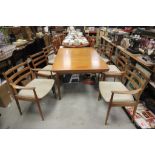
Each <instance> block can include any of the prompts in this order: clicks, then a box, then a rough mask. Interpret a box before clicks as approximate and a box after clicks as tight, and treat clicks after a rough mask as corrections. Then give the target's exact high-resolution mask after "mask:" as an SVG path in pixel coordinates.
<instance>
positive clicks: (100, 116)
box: [0, 83, 135, 129]
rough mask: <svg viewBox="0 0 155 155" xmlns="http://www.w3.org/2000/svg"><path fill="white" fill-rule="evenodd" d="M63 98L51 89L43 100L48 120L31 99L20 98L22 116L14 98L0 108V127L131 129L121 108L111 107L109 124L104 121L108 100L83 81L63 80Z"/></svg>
mask: <svg viewBox="0 0 155 155" xmlns="http://www.w3.org/2000/svg"><path fill="white" fill-rule="evenodd" d="M61 93H62V99H61V100H56V99H55V98H54V96H53V93H52V92H50V93H49V94H48V96H46V97H45V98H44V99H43V100H42V101H41V107H42V110H43V113H44V117H45V121H41V118H40V115H39V114H38V111H37V108H36V106H35V105H34V104H32V103H30V102H25V101H20V103H21V108H22V111H23V115H22V116H20V115H19V112H18V110H17V107H16V104H15V102H14V101H13V102H12V103H11V104H10V105H9V106H8V107H7V108H0V113H1V114H2V116H1V117H0V128H3V129H5V128H8V129H9V128H13V129H28V128H29V129H42V128H47V129H52V128H55V129H102V128H109V129H118V128H121V129H132V128H135V126H134V125H133V124H132V122H131V121H130V119H129V118H128V116H127V115H126V113H125V112H124V110H123V109H122V108H119V107H117V108H112V110H111V113H110V116H109V121H108V125H107V126H105V125H104V121H105V116H106V112H107V104H106V103H104V101H103V100H100V101H98V100H97V97H98V90H97V88H95V86H93V85H85V84H82V83H73V84H64V85H63V86H62V87H61Z"/></svg>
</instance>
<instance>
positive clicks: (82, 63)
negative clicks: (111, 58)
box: [52, 47, 109, 99]
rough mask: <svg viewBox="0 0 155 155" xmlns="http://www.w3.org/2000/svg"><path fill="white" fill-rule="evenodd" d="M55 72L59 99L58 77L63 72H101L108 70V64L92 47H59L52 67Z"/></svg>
mask: <svg viewBox="0 0 155 155" xmlns="http://www.w3.org/2000/svg"><path fill="white" fill-rule="evenodd" d="M52 70H53V72H55V73H56V81H57V85H58V94H59V99H61V95H60V79H59V76H60V75H63V74H80V73H102V72H105V71H108V70H109V68H108V65H107V64H106V63H105V62H104V61H103V60H102V59H101V57H100V56H99V54H98V53H97V51H96V50H95V49H94V48H91V47H85V48H60V49H59V51H58V54H57V56H56V58H55V62H54V64H53V67H52Z"/></svg>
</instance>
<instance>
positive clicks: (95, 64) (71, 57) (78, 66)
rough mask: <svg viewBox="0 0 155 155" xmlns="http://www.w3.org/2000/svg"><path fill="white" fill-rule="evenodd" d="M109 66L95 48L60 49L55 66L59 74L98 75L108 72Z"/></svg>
mask: <svg viewBox="0 0 155 155" xmlns="http://www.w3.org/2000/svg"><path fill="white" fill-rule="evenodd" d="M108 69H109V68H108V65H107V64H106V63H105V62H104V61H103V60H102V59H101V58H100V56H99V54H98V53H97V51H96V50H95V49H94V48H89V47H87V48H60V49H59V51H58V54H57V56H56V59H55V63H54V65H53V72H57V73H85V72H88V73H98V72H104V71H108Z"/></svg>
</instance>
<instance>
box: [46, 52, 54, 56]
mask: <svg viewBox="0 0 155 155" xmlns="http://www.w3.org/2000/svg"><path fill="white" fill-rule="evenodd" d="M52 54H55V52H51V53H49V54H48V55H47V56H49V55H52Z"/></svg>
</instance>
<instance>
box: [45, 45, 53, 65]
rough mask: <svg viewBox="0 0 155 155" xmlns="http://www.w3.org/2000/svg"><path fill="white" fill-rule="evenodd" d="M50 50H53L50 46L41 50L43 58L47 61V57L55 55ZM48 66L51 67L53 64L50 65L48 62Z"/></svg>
mask: <svg viewBox="0 0 155 155" xmlns="http://www.w3.org/2000/svg"><path fill="white" fill-rule="evenodd" d="M52 50H54V49H53V46H52V45H50V46H47V47H45V48H43V52H44V54H45V56H46V57H47V60H48V56H50V55H54V54H56V53H55V51H54V52H51V51H52ZM48 64H49V65H53V64H50V63H49V62H48Z"/></svg>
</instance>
